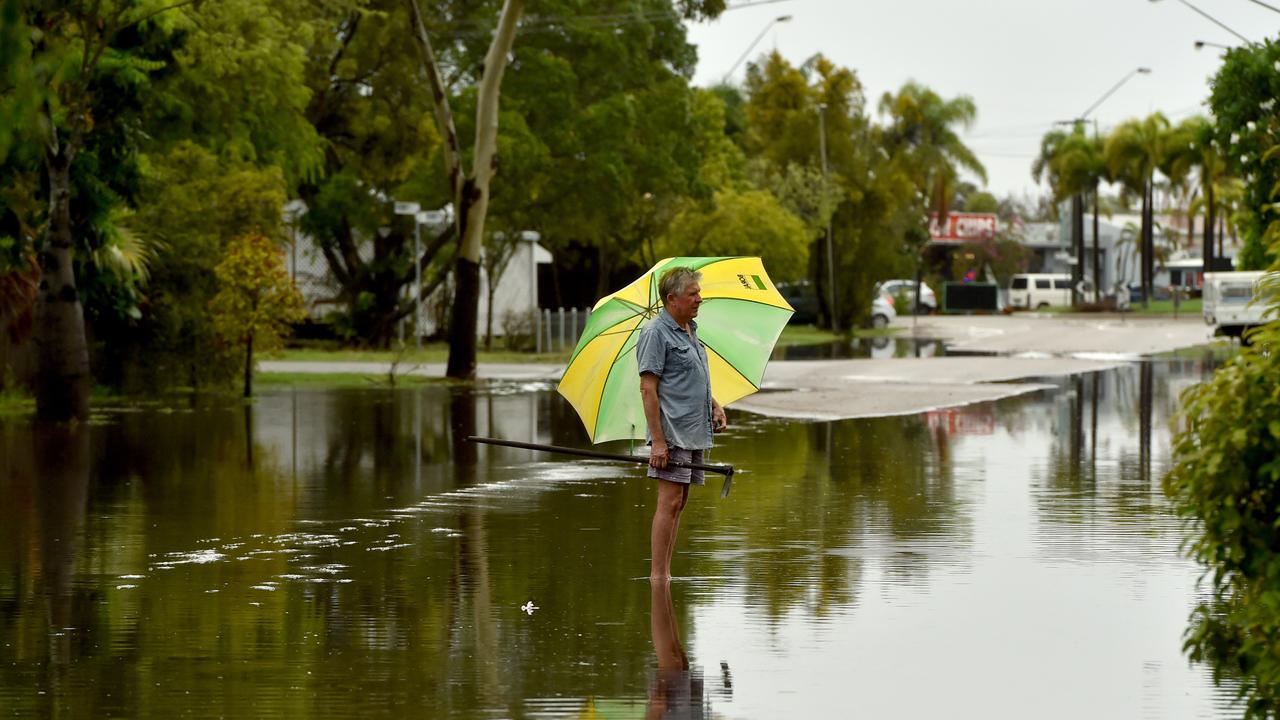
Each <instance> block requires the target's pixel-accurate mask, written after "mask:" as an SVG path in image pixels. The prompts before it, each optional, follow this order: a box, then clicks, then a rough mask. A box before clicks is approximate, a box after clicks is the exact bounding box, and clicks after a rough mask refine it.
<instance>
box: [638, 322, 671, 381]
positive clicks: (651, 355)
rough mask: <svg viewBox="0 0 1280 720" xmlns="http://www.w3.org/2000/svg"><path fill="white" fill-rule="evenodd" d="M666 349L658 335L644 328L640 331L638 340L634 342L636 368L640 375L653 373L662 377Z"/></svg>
mask: <svg viewBox="0 0 1280 720" xmlns="http://www.w3.org/2000/svg"><path fill="white" fill-rule="evenodd" d="M666 360H667V348H666V345H665V344H664V343H663V342H662V338H660V337H659V336H658V333H656V332H651V331H649V328H647V327H646V328H645V329H644V330H641V331H640V339H639V340H637V341H636V367H637V368H639V371H640V374H641V375H643V374H645V373H653V374H654V375H657V376H658V377H662V371H663V370H664V369H665V368H666Z"/></svg>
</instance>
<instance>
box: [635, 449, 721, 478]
mask: <svg viewBox="0 0 1280 720" xmlns="http://www.w3.org/2000/svg"><path fill="white" fill-rule="evenodd" d="M672 460H675V461H677V462H682V463H697V464H698V465H701V464H702V451H701V450H685V449H684V448H678V447H668V448H667V466H666V467H665V468H663V469H661V470H659V469H658V468H656V467H654V466H652V465H650V466H649V477H651V478H658V479H659V480H669V481H671V482H673V483H680V484H681V485H706V484H707V481H706V478H705V477H703V471H702V470H694V469H692V468H687V467H672V466H671V461H672Z"/></svg>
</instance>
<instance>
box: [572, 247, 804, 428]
mask: <svg viewBox="0 0 1280 720" xmlns="http://www.w3.org/2000/svg"><path fill="white" fill-rule="evenodd" d="M677 265H685V266H687V267H691V268H693V269H694V270H696V271H698V272H700V273H702V282H701V285H702V307H701V308H700V309H699V311H698V317H697V323H698V339H699V340H701V341H702V343H703V344H704V345H706V348H707V361H708V363H709V365H710V369H711V394H712V396H714V397H715V399H716V402H718V403H720V404H721V405H722V406H726V405H728V404H729V403H731V402H733V401H735V400H737V399H739V398H742V397H745V396H747V395H750V394H751V393H753V392H755V391H756V390H758V389H760V379H761V378H762V377H763V376H764V368H765V365H767V364H768V362H769V355H771V354H772V352H773V345H774V343H775V342H777V340H778V336H779V335H780V334H782V328H783V327H785V326H786V324H787V321H788V320H789V319H791V314H792V312H794V311H793V310H792V308H791V306H790V305H788V304H787V301H786V300H784V299H783V298H782V295H781V294H779V293H778V289H777V288H776V287H774V285H773V282H772V281H771V280H770V279H769V276H768V275H767V274H765V271H764V264H763V263H762V262H760V258H757V257H678V258H667V259H665V260H661V261H659V262H658V264H657V265H654V266H653V267H652V268H650V269H649V271H648V272H646V273H645V274H644V275H642V276H641V277H640V278H639V279H638V280H636V281H635V282H633V283H631V284H630V285H628V286H626V287H625V288H623V289H621V290H619V291H618V292H615V293H613V294H612V295H608V296H605V297H603V298H601V299H600V300H599V302H597V303H596V305H595V307H594V308H593V309H592V311H591V316H590V318H588V320H587V326H586V329H584V330H583V331H582V337H581V338H579V340H578V346H577V348H575V349H574V351H573V358H572V359H570V360H569V366H568V367H566V368H565V371H564V375H563V376H562V377H561V378H560V386H559V390H560V394H561V395H563V396H564V397H565V398H566V399H567V400H568V401H569V402H570V404H572V405H573V407H574V409H575V410H577V411H578V416H579V417H581V418H582V422H583V424H584V425H586V427H587V434H588V435H590V436H591V442H593V443H602V442H607V441H609V440H625V439H628V438H634V439H637V440H640V439H644V436H645V420H644V407H643V405H642V404H641V402H640V376H639V372H638V371H637V366H636V341H637V340H638V339H639V337H640V330H641V328H643V327H644V326H645V324H646V323H648V322H649V321H650V320H651V319H653V318H654V317H656V316H657V314H658V311H659V310H660V309H661V308H662V300H661V298H659V297H658V278H659V277H661V275H662V272H663V271H664V270H666V269H667V268H670V267H674V266H677Z"/></svg>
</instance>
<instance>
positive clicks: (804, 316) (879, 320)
mask: <svg viewBox="0 0 1280 720" xmlns="http://www.w3.org/2000/svg"><path fill="white" fill-rule="evenodd" d="M777 287H778V292H779V293H781V295H782V297H783V299H785V300H786V301H787V303H788V304H790V305H791V307H792V309H794V310H795V314H794V315H792V316H791V324H793V325H812V324H813V323H815V322H817V321H818V296H817V294H816V293H815V292H814V291H813V283H811V282H809V281H808V280H800V281H798V282H780V283H778V285H777ZM922 294H923V293H922ZM896 317H898V313H897V312H895V311H894V307H893V298H892V297H890V296H889V295H887V294H885V293H882V292H877V293H876V297H875V299H874V300H872V302H871V327H875V328H883V327H888V326H889V323H891V322H893V319H894V318H896Z"/></svg>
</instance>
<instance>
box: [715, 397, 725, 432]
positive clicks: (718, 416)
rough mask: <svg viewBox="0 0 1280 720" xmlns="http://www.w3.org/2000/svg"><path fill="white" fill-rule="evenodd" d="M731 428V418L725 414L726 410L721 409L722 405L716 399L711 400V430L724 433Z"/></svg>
mask: <svg viewBox="0 0 1280 720" xmlns="http://www.w3.org/2000/svg"><path fill="white" fill-rule="evenodd" d="M727 427H729V416H727V415H725V414H724V408H722V407H720V403H718V402H716V399H715V398H711V429H712V430H714V431H715V432H724V429H725V428H727Z"/></svg>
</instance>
